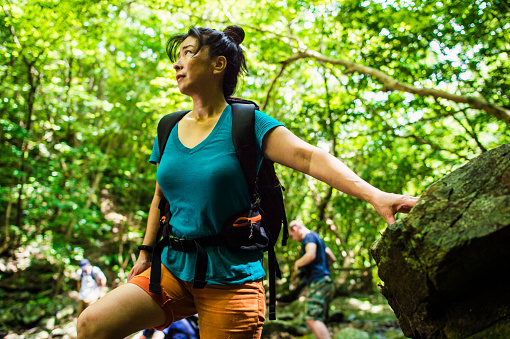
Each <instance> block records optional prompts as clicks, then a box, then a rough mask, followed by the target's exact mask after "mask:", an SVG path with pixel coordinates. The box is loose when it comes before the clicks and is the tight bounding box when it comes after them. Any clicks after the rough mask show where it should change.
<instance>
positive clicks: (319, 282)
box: [289, 220, 336, 339]
mask: <svg viewBox="0 0 510 339" xmlns="http://www.w3.org/2000/svg"><path fill="white" fill-rule="evenodd" d="M289 235H290V236H291V237H292V239H293V240H294V241H299V242H301V243H302V248H301V258H299V259H298V260H296V262H295V264H294V272H298V271H299V270H300V269H301V270H302V271H304V272H305V275H306V284H307V285H308V296H307V298H306V323H307V324H308V327H309V328H310V329H311V330H312V332H313V334H314V335H315V337H316V338H318V339H327V338H330V335H329V331H328V328H327V327H326V325H325V324H324V320H325V318H326V316H327V314H328V309H329V302H330V300H331V297H332V296H333V290H334V287H333V284H332V282H331V278H330V271H329V263H328V258H329V259H330V260H332V261H336V258H335V255H334V254H333V252H332V251H331V250H330V249H329V247H327V246H326V244H325V243H324V241H323V240H322V239H321V238H320V236H319V235H318V234H317V233H316V232H313V231H310V230H309V229H307V228H306V227H305V225H304V224H303V223H302V222H301V221H298V220H294V221H292V222H291V223H290V225H289Z"/></svg>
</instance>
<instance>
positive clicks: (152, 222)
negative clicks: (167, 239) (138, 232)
mask: <svg viewBox="0 0 510 339" xmlns="http://www.w3.org/2000/svg"><path fill="white" fill-rule="evenodd" d="M162 197H163V191H161V187H159V184H158V183H157V182H156V191H155V192H154V197H153V198H152V203H151V208H150V210H149V218H148V220H147V230H146V231H145V237H144V238H143V245H146V246H151V247H154V245H156V235H157V233H158V228H159V202H160V201H161V198H162ZM150 266H151V254H150V253H149V252H147V251H140V254H139V255H138V259H137V260H136V263H135V266H133V268H132V269H131V271H130V272H129V275H128V281H130V280H131V279H132V278H133V277H134V276H136V275H138V274H140V273H142V272H143V271H145V270H146V269H148V268H149V267H150Z"/></svg>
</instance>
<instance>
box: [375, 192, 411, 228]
mask: <svg viewBox="0 0 510 339" xmlns="http://www.w3.org/2000/svg"><path fill="white" fill-rule="evenodd" d="M418 199H419V198H418V197H411V196H409V195H400V194H394V193H387V192H383V191H380V192H379V194H377V195H376V196H375V197H374V199H373V201H371V204H372V206H374V208H375V210H376V211H377V213H379V214H380V215H381V217H383V218H384V219H385V220H386V222H387V223H388V225H391V224H393V223H394V222H395V214H396V213H409V211H410V210H411V208H413V206H414V205H415V204H416V202H417V201H418Z"/></svg>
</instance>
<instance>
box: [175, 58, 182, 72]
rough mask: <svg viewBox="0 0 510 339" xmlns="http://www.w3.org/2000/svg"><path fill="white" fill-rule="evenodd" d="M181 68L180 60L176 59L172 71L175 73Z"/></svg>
mask: <svg viewBox="0 0 510 339" xmlns="http://www.w3.org/2000/svg"><path fill="white" fill-rule="evenodd" d="M181 68H182V65H181V59H180V58H179V59H177V61H176V62H175V63H174V69H175V70H176V71H178V70H180V69H181Z"/></svg>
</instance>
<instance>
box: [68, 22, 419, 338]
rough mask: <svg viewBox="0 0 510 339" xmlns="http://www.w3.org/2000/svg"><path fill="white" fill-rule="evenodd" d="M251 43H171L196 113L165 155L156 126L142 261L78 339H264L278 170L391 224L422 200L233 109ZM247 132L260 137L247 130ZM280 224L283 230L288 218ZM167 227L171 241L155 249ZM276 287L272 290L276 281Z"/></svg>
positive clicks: (201, 33)
mask: <svg viewBox="0 0 510 339" xmlns="http://www.w3.org/2000/svg"><path fill="white" fill-rule="evenodd" d="M243 39H244V31H243V29H242V28H240V27H238V26H229V27H227V28H226V29H225V30H224V31H217V30H213V29H208V28H191V29H189V31H188V32H187V33H185V34H180V35H176V36H173V37H171V38H170V40H169V42H168V44H167V54H168V55H169V57H170V60H172V61H173V62H174V69H175V71H176V81H177V86H178V88H179V90H180V92H181V93H182V94H184V95H186V96H189V97H190V98H191V99H192V101H193V107H192V110H191V111H185V112H179V113H176V114H174V115H170V116H171V117H170V118H169V123H168V125H172V126H173V128H171V131H170V132H169V134H168V136H165V138H166V139H165V140H164V142H163V147H162V149H161V150H160V142H161V141H163V140H158V139H159V138H160V135H159V126H158V136H157V137H156V141H155V143H154V146H153V150H152V154H151V157H150V160H149V161H150V162H151V163H153V164H156V166H157V175H156V179H157V180H156V189H155V193H154V197H153V200H152V203H151V207H150V210H149V217H148V221H147V229H146V233H145V237H144V239H143V243H142V245H141V246H139V250H140V253H139V256H138V259H137V261H136V263H135V265H134V267H133V269H132V270H131V272H130V273H129V275H128V283H127V284H124V285H122V286H120V287H118V288H116V289H115V290H113V291H111V292H110V293H108V294H107V295H106V296H105V297H104V298H101V299H100V300H99V301H98V302H96V303H94V304H93V305H92V306H91V307H89V308H88V309H86V310H85V311H84V312H83V313H82V315H81V316H80V318H79V320H78V328H77V331H78V338H80V339H84V338H124V337H126V336H127V335H129V334H131V333H134V332H136V331H140V330H142V329H145V328H149V327H154V328H155V329H164V328H166V327H168V325H170V324H171V323H173V322H175V321H178V320H180V319H183V318H186V317H188V316H190V315H193V314H195V313H198V314H199V325H200V336H201V337H202V338H205V339H218V338H232V339H236V338H239V339H245V338H260V336H261V333H262V326H263V323H264V320H265V316H266V300H265V291H264V287H263V278H264V276H265V269H264V250H267V251H268V254H269V256H268V258H270V259H268V263H269V266H270V268H269V270H270V271H277V269H275V268H274V267H273V268H272V269H271V266H272V265H273V266H274V264H275V261H276V260H274V250H273V246H272V245H274V242H275V239H276V238H277V235H278V234H276V233H275V231H274V229H273V228H272V227H267V228H266V226H267V225H268V224H270V223H271V222H272V221H273V220H274V216H271V213H272V210H271V209H268V208H265V210H263V209H262V208H260V206H261V204H264V199H265V198H264V197H270V198H269V199H272V198H271V194H273V193H274V194H276V195H277V196H278V195H279V196H280V197H281V190H280V187H279V185H276V190H275V191H274V192H273V193H269V192H270V189H267V188H263V187H259V186H258V181H259V179H260V181H264V182H267V181H266V180H265V179H261V178H260V175H261V174H262V173H264V174H268V173H269V176H270V177H271V178H273V179H274V175H273V174H274V172H271V170H273V167H272V163H271V162H270V161H274V162H277V163H280V164H282V165H285V166H288V167H291V168H294V169H296V170H298V171H301V172H303V173H306V174H309V175H311V176H313V177H315V178H317V179H319V180H322V181H324V182H325V183H327V184H329V185H331V186H332V187H334V188H336V189H338V190H341V191H343V192H345V193H348V194H350V195H353V196H355V197H358V198H361V199H364V200H366V201H368V202H370V203H371V204H372V205H373V206H374V208H375V209H376V211H377V212H378V213H379V214H380V215H382V216H383V217H384V218H385V219H386V221H387V222H388V223H392V222H394V221H395V219H394V214H395V213H397V212H408V211H409V210H410V209H411V208H412V206H413V205H414V204H415V202H416V201H417V198H413V197H408V196H403V195H397V194H391V193H386V192H383V191H380V190H378V189H377V188H375V187H373V186H371V185H369V184H368V183H366V182H365V181H363V180H362V179H361V178H359V177H358V176H357V175H356V174H354V173H353V172H352V171H351V170H350V169H348V168H347V167H346V166H345V165H344V164H343V163H342V162H341V161H340V160H338V159H336V158H335V157H333V156H332V155H330V154H328V153H327V152H325V151H323V150H320V149H319V148H317V147H314V146H311V145H309V144H307V143H306V142H304V141H302V140H301V139H299V138H298V137H296V136H295V135H294V134H292V133H291V132H290V131H289V130H288V129H287V128H285V127H284V126H283V124H281V123H280V122H278V121H277V120H275V119H273V118H272V117H270V116H268V115H266V114H264V113H262V112H260V111H259V110H257V109H255V108H254V106H253V105H249V104H243V103H236V102H235V100H234V101H232V100H230V97H231V96H232V94H233V93H234V91H235V88H236V85H237V80H238V76H239V74H240V73H243V72H244V71H245V70H246V62H245V58H244V53H243V51H242V49H241V47H240V44H241V42H242V41H243ZM227 100H228V101H230V102H231V104H229V103H227ZM175 117H177V118H178V119H177V120H178V121H175ZM244 118H248V119H247V120H248V121H246V122H242V120H243V119H244ZM163 119H165V118H163ZM163 119H162V122H163ZM163 125H165V124H163ZM243 126H251V127H252V128H251V130H246V132H247V133H239V128H242V127H243ZM163 127H165V126H163ZM239 134H240V135H239ZM243 138H244V139H245V140H242V139H243ZM161 139H163V137H161ZM234 144H236V145H237V146H235V145H234ZM246 150H250V151H249V152H246ZM266 160H267V161H266ZM248 163H251V165H248V166H247V165H246V164H248ZM259 167H261V168H260V170H259V173H258V175H256V177H254V176H253V175H252V174H251V173H253V172H255V173H257V170H258V169H259ZM278 190H280V192H278ZM280 200H281V199H280V198H279V197H277V199H276V200H275V201H280ZM162 202H164V203H162ZM167 202H168V204H167ZM160 207H161V209H160ZM274 208H275V209H277V210H278V211H281V206H279V205H278V206H277V205H275V206H274ZM160 210H161V211H164V212H163V213H160ZM161 214H163V217H161ZM278 219H280V220H279V221H278V220H277V221H278V222H279V223H280V226H279V227H280V228H281V225H282V224H285V222H286V221H284V220H283V219H281V218H280V216H278ZM160 222H161V223H160ZM160 225H162V227H163V228H165V229H166V232H164V237H163V239H162V240H161V241H160V242H158V243H156V242H157V240H159V239H158V238H159V236H158V229H159V228H160ZM270 229H271V231H269V230H270ZM285 229H286V228H285V227H284V230H285ZM284 235H285V234H284ZM153 252H154V253H153ZM151 257H152V260H153V262H152V267H151ZM159 262H161V264H160V263H159ZM269 278H270V286H271V279H274V277H273V278H272V275H270V276H269ZM273 286H274V284H273ZM270 288H271V287H270ZM270 295H271V293H270ZM271 304H272V302H271V300H270V305H271ZM271 314H273V315H274V312H273V310H271V308H270V317H271Z"/></svg>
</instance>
